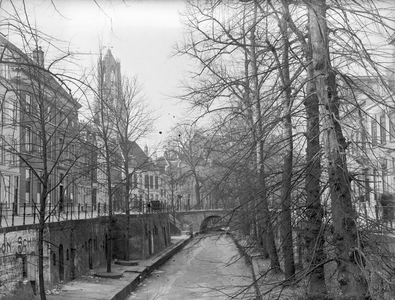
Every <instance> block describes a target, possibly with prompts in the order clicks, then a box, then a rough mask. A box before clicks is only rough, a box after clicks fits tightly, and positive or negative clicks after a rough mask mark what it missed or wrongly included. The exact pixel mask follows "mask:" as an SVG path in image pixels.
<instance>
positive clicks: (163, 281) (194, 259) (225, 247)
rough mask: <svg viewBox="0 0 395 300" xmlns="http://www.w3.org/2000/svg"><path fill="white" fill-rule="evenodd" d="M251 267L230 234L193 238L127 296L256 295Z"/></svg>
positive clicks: (174, 299) (162, 299) (191, 299)
mask: <svg viewBox="0 0 395 300" xmlns="http://www.w3.org/2000/svg"><path fill="white" fill-rule="evenodd" d="M254 298H255V290H254V287H253V285H252V274H251V269H250V267H249V266H248V265H247V264H246V263H245V260H244V258H240V255H239V253H238V251H237V248H236V246H235V244H234V243H233V241H232V239H231V238H230V237H229V236H228V235H226V234H221V235H218V234H210V235H202V236H198V237H196V238H195V239H193V240H192V241H191V242H190V243H189V244H188V245H187V246H186V247H185V248H184V249H183V250H182V251H181V252H179V253H177V254H176V255H175V256H174V257H173V258H171V259H170V260H169V261H168V262H167V263H166V264H164V265H163V266H162V267H160V269H158V270H156V271H154V272H153V273H152V274H151V275H150V277H148V278H146V279H145V280H144V281H143V282H142V284H141V285H140V286H139V287H138V289H137V290H136V291H135V292H134V293H132V294H131V295H130V296H129V297H128V298H127V299H128V300H136V299H141V300H142V299H144V300H153V299H155V300H178V299H180V300H181V299H182V300H200V299H216V300H222V299H254Z"/></svg>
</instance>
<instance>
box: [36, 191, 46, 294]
mask: <svg viewBox="0 0 395 300" xmlns="http://www.w3.org/2000/svg"><path fill="white" fill-rule="evenodd" d="M46 194H47V187H46V185H44V187H43V191H42V194H41V195H42V196H41V198H40V222H39V228H38V281H39V287H40V299H41V300H46V299H47V296H46V294H45V284H44V228H45V226H44V225H45V201H46Z"/></svg>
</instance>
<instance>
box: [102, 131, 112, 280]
mask: <svg viewBox="0 0 395 300" xmlns="http://www.w3.org/2000/svg"><path fill="white" fill-rule="evenodd" d="M108 143H109V141H108V139H107V138H105V139H104V146H105V151H106V157H105V159H106V171H107V189H108V221H107V222H108V225H107V226H108V236H107V273H111V261H112V242H113V241H112V182H111V181H112V180H111V161H110V149H109V145H108Z"/></svg>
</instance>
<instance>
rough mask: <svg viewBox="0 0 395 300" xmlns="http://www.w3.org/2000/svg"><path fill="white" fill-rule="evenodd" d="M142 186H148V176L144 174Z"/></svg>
mask: <svg viewBox="0 0 395 300" xmlns="http://www.w3.org/2000/svg"><path fill="white" fill-rule="evenodd" d="M144 186H145V188H147V189H148V188H149V176H148V175H145V176H144Z"/></svg>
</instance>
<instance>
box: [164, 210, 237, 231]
mask: <svg viewBox="0 0 395 300" xmlns="http://www.w3.org/2000/svg"><path fill="white" fill-rule="evenodd" d="M176 218H177V220H178V221H179V222H180V223H181V224H182V227H183V229H182V230H189V228H190V226H192V229H193V231H194V232H197V231H204V230H207V229H208V226H210V225H213V224H215V223H218V226H220V224H221V226H226V224H227V223H228V221H229V218H230V214H229V211H227V210H191V211H180V212H176ZM170 221H171V218H170ZM214 226H215V225H214Z"/></svg>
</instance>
